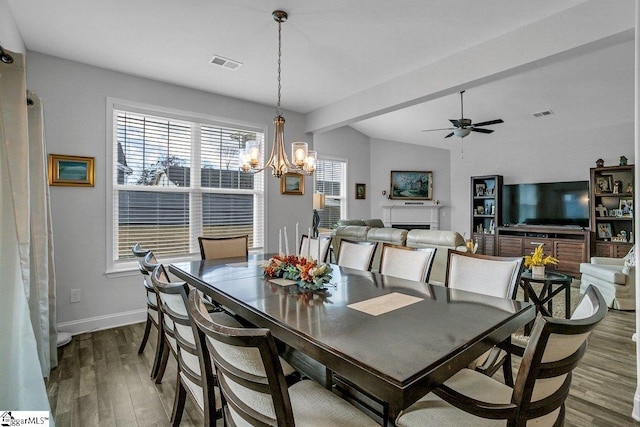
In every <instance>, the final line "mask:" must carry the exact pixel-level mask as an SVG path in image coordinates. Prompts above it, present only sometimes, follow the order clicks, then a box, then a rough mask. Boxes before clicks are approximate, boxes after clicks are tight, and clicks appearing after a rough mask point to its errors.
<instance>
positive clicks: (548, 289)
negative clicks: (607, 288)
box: [520, 271, 573, 335]
mask: <svg viewBox="0 0 640 427" xmlns="http://www.w3.org/2000/svg"><path fill="white" fill-rule="evenodd" d="M572 280H573V278H572V277H571V276H567V275H566V274H561V273H554V272H546V271H545V273H544V277H537V276H536V277H534V276H533V274H532V273H531V271H523V272H522V275H521V276H520V287H521V288H522V289H523V290H524V300H525V301H529V299H531V301H532V302H533V303H534V304H535V306H536V310H537V311H538V312H539V313H542V315H543V316H550V317H552V316H553V297H554V296H556V295H558V294H559V293H560V292H562V291H563V290H564V295H565V297H564V314H565V318H566V319H568V318H570V317H571V281H572ZM531 283H542V284H543V285H542V290H541V291H540V293H539V294H538V293H536V291H535V289H533V287H532V286H531ZM554 286H557V287H556V288H555V289H554ZM545 304H546V307H545ZM530 332H531V324H529V325H527V327H526V328H525V333H526V334H527V335H528V334H529V333H530Z"/></svg>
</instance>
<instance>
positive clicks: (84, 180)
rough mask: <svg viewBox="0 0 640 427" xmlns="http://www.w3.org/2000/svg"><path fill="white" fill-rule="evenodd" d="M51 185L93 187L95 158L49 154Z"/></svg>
mask: <svg viewBox="0 0 640 427" xmlns="http://www.w3.org/2000/svg"><path fill="white" fill-rule="evenodd" d="M49 185H63V186H69V187H93V185H94V157H80V156H65V155H61V154H49Z"/></svg>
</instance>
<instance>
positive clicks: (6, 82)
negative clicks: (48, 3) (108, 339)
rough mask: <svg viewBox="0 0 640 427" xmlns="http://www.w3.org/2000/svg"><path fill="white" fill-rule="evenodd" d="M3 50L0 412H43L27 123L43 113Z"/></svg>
mask: <svg viewBox="0 0 640 427" xmlns="http://www.w3.org/2000/svg"><path fill="white" fill-rule="evenodd" d="M8 53H10V55H11V56H12V57H13V60H14V62H13V63H12V64H5V63H2V62H0V271H1V272H2V274H1V277H2V281H1V283H0V301H2V309H1V310H0V342H1V343H2V351H0V384H2V386H1V387H0V408H2V409H4V410H40V411H49V410H50V407H49V401H48V399H47V393H46V388H45V383H44V377H46V376H48V375H49V371H50V369H51V368H53V367H55V366H56V365H57V352H56V350H55V348H56V333H55V319H56V318H55V298H54V295H55V280H54V278H53V258H52V255H53V252H52V244H51V233H50V231H51V224H50V213H49V200H48V187H47V185H46V181H45V180H44V179H45V176H46V172H45V171H46V169H45V163H44V153H45V148H44V138H43V135H42V132H43V125H42V121H41V120H40V123H39V124H36V123H30V124H28V123H29V122H28V116H29V117H33V118H40V119H41V118H42V111H41V110H38V109H39V108H40V102H39V100H37V102H36V103H34V105H33V107H31V108H30V110H29V112H28V110H27V92H26V74H25V58H24V56H23V55H20V54H16V53H12V52H8ZM34 97H35V96H34ZM30 133H33V135H31V137H30ZM32 145H33V146H32Z"/></svg>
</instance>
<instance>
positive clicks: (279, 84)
mask: <svg viewBox="0 0 640 427" xmlns="http://www.w3.org/2000/svg"><path fill="white" fill-rule="evenodd" d="M281 59H282V19H278V108H277V109H276V114H277V115H278V116H280V115H282V111H281V110H280V97H281V95H280V92H281V90H282V84H281V83H280V75H281V73H282V68H281V62H282V61H281Z"/></svg>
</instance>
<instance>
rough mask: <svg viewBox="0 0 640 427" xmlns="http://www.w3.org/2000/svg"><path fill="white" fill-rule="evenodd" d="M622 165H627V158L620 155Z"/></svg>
mask: <svg viewBox="0 0 640 427" xmlns="http://www.w3.org/2000/svg"><path fill="white" fill-rule="evenodd" d="M620 166H627V158H626V157H625V156H620Z"/></svg>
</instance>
